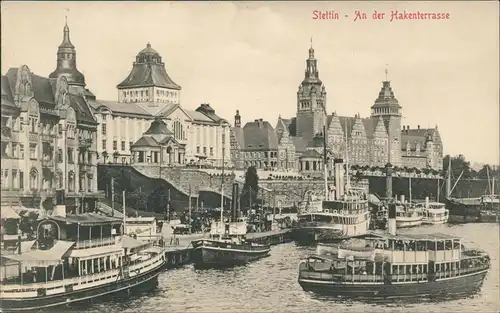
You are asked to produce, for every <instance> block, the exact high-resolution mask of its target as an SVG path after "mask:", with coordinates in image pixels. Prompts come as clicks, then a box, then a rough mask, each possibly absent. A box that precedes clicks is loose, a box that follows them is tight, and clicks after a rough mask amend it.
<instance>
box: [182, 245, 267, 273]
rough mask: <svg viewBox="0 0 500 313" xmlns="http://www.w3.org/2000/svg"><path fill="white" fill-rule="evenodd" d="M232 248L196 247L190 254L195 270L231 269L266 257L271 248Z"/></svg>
mask: <svg viewBox="0 0 500 313" xmlns="http://www.w3.org/2000/svg"><path fill="white" fill-rule="evenodd" d="M232 246H234V247H232V248H222V247H210V246H198V247H196V248H194V249H193V250H192V252H191V260H192V261H193V263H194V266H195V267H197V268H205V267H209V268H213V267H217V268H219V267H222V268H223V267H232V266H238V265H245V264H247V263H250V262H253V261H256V260H258V259H261V258H264V257H267V256H268V255H269V252H270V251H271V248H270V247H269V246H268V245H262V246H260V247H253V249H251V250H244V249H238V245H232Z"/></svg>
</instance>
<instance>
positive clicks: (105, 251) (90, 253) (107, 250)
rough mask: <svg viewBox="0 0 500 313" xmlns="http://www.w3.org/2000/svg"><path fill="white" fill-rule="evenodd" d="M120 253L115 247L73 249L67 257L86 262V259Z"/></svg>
mask: <svg viewBox="0 0 500 313" xmlns="http://www.w3.org/2000/svg"><path fill="white" fill-rule="evenodd" d="M121 251H123V249H122V248H121V247H120V246H117V245H113V246H104V247H96V248H89V249H75V250H71V252H70V254H69V257H70V258H79V259H80V260H86V259H94V258H97V257H101V256H107V255H111V254H116V253H118V252H121Z"/></svg>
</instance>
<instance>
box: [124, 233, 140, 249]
mask: <svg viewBox="0 0 500 313" xmlns="http://www.w3.org/2000/svg"><path fill="white" fill-rule="evenodd" d="M121 244H122V247H123V248H125V249H135V248H139V247H142V246H144V245H145V243H144V242H142V241H139V240H137V239H134V238H132V237H129V236H127V235H124V236H123V237H122V239H121Z"/></svg>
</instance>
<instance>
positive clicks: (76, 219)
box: [50, 213, 122, 226]
mask: <svg viewBox="0 0 500 313" xmlns="http://www.w3.org/2000/svg"><path fill="white" fill-rule="evenodd" d="M50 219H53V220H56V221H59V222H63V223H66V224H79V225H81V226H99V225H109V224H120V223H122V220H121V219H119V218H115V217H111V216H105V215H101V214H96V213H85V214H67V215H66V217H62V216H51V217H50Z"/></svg>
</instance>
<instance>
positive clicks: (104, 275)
mask: <svg viewBox="0 0 500 313" xmlns="http://www.w3.org/2000/svg"><path fill="white" fill-rule="evenodd" d="M59 199H64V196H63V197H59ZM122 227H123V221H122V220H121V219H118V218H114V217H108V216H104V215H99V214H96V213H84V214H71V215H70V214H68V215H67V214H66V208H65V206H64V205H58V206H57V207H56V210H55V212H54V214H53V215H52V216H49V217H46V218H45V219H43V220H41V221H40V222H39V224H38V227H37V240H36V242H35V243H34V245H33V247H32V249H30V250H29V251H27V252H24V253H20V254H10V255H2V256H1V263H0V265H1V268H0V269H1V271H0V275H1V277H0V279H1V288H0V299H1V301H0V311H2V312H11V311H27V310H38V309H43V308H50V307H55V306H60V305H68V304H71V303H74V302H80V301H84V300H89V299H93V298H96V297H99V296H104V295H109V294H113V293H117V292H121V291H125V292H130V291H131V290H134V289H136V288H139V287H150V286H156V283H157V278H158V275H159V273H160V271H161V269H162V267H163V266H164V264H165V254H164V250H163V248H161V247H158V246H156V242H153V241H149V242H141V241H139V240H136V239H134V238H132V237H130V236H127V235H124V234H123V233H122Z"/></svg>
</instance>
